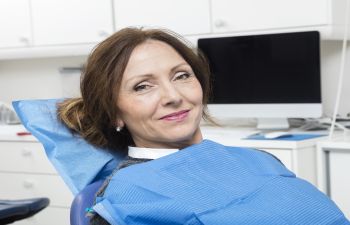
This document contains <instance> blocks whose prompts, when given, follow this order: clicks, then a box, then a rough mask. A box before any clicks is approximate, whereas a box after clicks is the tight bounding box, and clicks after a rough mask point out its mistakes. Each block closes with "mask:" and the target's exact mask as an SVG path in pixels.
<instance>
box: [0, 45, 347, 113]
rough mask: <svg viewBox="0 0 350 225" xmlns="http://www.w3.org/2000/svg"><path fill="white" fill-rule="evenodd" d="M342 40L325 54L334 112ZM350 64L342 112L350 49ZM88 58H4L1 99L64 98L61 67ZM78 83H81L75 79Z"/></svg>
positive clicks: (326, 96) (326, 91)
mask: <svg viewBox="0 0 350 225" xmlns="http://www.w3.org/2000/svg"><path fill="white" fill-rule="evenodd" d="M341 46H342V42H341V41H323V42H322V43H321V54H322V59H321V62H322V98H323V101H324V112H325V113H326V114H327V115H332V113H333V107H334V102H335V95H336V88H337V82H338V74H339V65H340V56H341ZM348 54H349V55H348V60H347V64H346V69H345V72H346V74H345V75H346V77H347V79H345V80H344V84H343V85H344V86H343V94H342V99H341V100H342V101H341V107H340V113H341V114H342V115H346V113H349V112H350V101H349V100H348V99H347V98H346V97H344V96H348V98H349V97H350V76H349V75H350V48H349V50H348ZM85 60H86V57H64V58H46V59H27V60H8V61H0V101H4V102H8V103H10V102H11V101H13V100H16V99H32V98H60V97H63V96H64V95H65V93H64V90H65V89H67V88H66V87H67V85H70V87H68V88H72V87H71V86H78V84H71V82H70V83H65V84H63V81H67V80H70V79H67V76H66V75H64V74H63V75H62V74H60V73H59V68H61V67H76V66H81V65H82V64H83V63H84V61H85ZM73 82H74V83H77V82H75V81H73Z"/></svg>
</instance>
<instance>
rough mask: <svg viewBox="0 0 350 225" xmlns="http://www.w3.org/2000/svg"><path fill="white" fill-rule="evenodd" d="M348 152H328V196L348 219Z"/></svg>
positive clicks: (349, 205)
mask: <svg viewBox="0 0 350 225" xmlns="http://www.w3.org/2000/svg"><path fill="white" fill-rule="evenodd" d="M349 162H350V151H348V152H341V151H339V152H338V151H330V152H329V162H328V164H329V165H328V168H329V171H328V177H329V189H330V190H329V194H330V197H331V198H332V199H333V200H334V201H335V203H336V204H337V205H338V206H339V208H340V209H341V210H342V211H343V212H344V214H345V215H346V216H347V217H348V218H350V195H349V190H350V175H349V171H350V164H349Z"/></svg>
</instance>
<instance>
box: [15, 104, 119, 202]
mask: <svg viewBox="0 0 350 225" xmlns="http://www.w3.org/2000/svg"><path fill="white" fill-rule="evenodd" d="M61 100H62V99H48V100H23V101H15V102H13V107H14V108H15V110H16V112H17V115H18V117H19V118H20V120H21V121H22V123H23V125H24V126H25V127H26V129H27V130H28V131H30V132H31V133H32V134H33V135H34V136H35V137H36V138H37V139H38V140H39V141H40V142H41V143H42V144H43V146H44V148H45V151H46V154H47V157H48V158H49V160H50V161H51V163H52V164H53V165H54V167H55V168H56V170H57V172H58V173H59V174H60V176H61V177H62V178H63V180H64V181H65V183H66V184H67V185H68V187H69V188H70V190H71V191H72V192H73V194H74V195H76V194H77V193H78V192H80V191H81V190H82V189H83V188H84V187H85V186H86V185H88V184H90V183H92V182H94V181H96V180H100V179H104V178H106V177H107V176H108V175H110V174H111V172H112V171H113V170H114V169H115V167H116V165H117V163H118V162H120V161H121V160H122V159H123V158H124V156H123V155H115V156H112V155H111V154H109V153H106V152H104V151H101V150H100V149H98V148H96V147H94V146H92V145H90V144H89V143H87V142H86V141H85V140H84V139H82V138H81V137H80V136H78V135H74V136H73V135H72V133H71V132H70V131H69V130H68V129H67V128H66V126H64V125H63V124H62V123H60V122H59V121H58V120H57V117H56V104H57V102H59V101H61Z"/></svg>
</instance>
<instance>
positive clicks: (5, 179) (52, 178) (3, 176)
mask: <svg viewBox="0 0 350 225" xmlns="http://www.w3.org/2000/svg"><path fill="white" fill-rule="evenodd" d="M0 180H1V187H0V199H23V198H33V197H48V198H49V199H50V206H60V207H70V205H71V203H72V201H73V194H72V193H71V192H70V190H69V189H68V187H67V186H66V185H65V183H64V182H63V180H62V179H61V177H59V176H57V175H41V174H40V175H39V174H16V173H5V172H0Z"/></svg>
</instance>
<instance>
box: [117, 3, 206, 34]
mask: <svg viewBox="0 0 350 225" xmlns="http://www.w3.org/2000/svg"><path fill="white" fill-rule="evenodd" d="M209 5H210V4H209V0H191V1H187V0H170V1H163V0H148V1H142V0H127V1H125V0H115V1H114V15H115V25H116V30H119V29H120V28H124V27H126V26H152V27H165V28H168V29H170V30H173V31H175V32H177V33H180V34H182V35H191V34H206V33H210V13H209V11H210V7H209Z"/></svg>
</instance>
